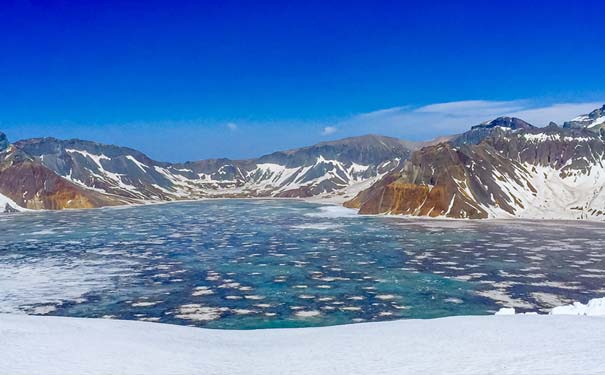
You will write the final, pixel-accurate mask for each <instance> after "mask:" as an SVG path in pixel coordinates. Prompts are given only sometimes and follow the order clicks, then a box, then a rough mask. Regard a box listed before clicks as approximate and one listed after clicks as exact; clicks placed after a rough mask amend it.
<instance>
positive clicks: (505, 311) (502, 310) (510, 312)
mask: <svg viewBox="0 0 605 375" xmlns="http://www.w3.org/2000/svg"><path fill="white" fill-rule="evenodd" d="M494 315H515V308H514V307H502V308H500V310H498V311H496V313H495V314H494Z"/></svg>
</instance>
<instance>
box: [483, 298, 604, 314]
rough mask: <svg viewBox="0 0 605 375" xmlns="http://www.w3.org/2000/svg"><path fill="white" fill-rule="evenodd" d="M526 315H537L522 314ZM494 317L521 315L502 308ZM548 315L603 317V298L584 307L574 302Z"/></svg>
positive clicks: (512, 309)
mask: <svg viewBox="0 0 605 375" xmlns="http://www.w3.org/2000/svg"><path fill="white" fill-rule="evenodd" d="M524 314H525V315H527V314H537V313H535V312H533V313H531V312H530V313H524ZM494 315H523V314H519V313H517V312H516V311H515V309H514V308H513V307H502V308H501V309H500V310H498V311H497V312H496V313H495V314H494ZM550 315H586V316H605V297H603V298H593V299H591V300H590V301H588V303H587V304H586V305H585V304H583V303H580V302H574V303H572V304H571V305H566V306H557V307H555V308H553V309H552V310H551V311H550Z"/></svg>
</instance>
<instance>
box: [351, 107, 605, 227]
mask: <svg viewBox="0 0 605 375" xmlns="http://www.w3.org/2000/svg"><path fill="white" fill-rule="evenodd" d="M345 205H346V206H348V207H355V208H359V209H360V213H363V214H406V215H414V216H430V217H451V218H505V217H525V218H558V219H564V218H566V219H587V218H590V219H598V220H605V138H604V137H603V136H602V135H599V134H598V133H596V132H594V131H593V129H590V128H587V127H571V126H567V127H564V128H560V127H558V126H556V125H555V124H551V125H549V126H548V127H546V128H536V127H534V126H531V125H530V124H527V123H525V122H523V121H522V120H518V119H506V118H501V119H497V120H495V122H490V123H485V124H481V125H479V126H476V127H473V128H471V130H470V131H469V132H467V133H465V134H463V135H460V136H458V137H455V138H453V139H452V140H450V141H449V142H444V143H440V144H437V145H433V146H429V147H424V148H422V149H420V150H418V151H415V152H414V153H413V154H412V156H411V157H410V160H409V161H408V162H407V163H405V165H404V167H403V168H402V170H401V171H395V172H392V173H389V174H388V175H386V176H385V177H384V178H382V179H381V180H379V181H378V182H377V183H376V184H374V185H373V186H372V187H370V188H369V189H367V190H365V191H362V192H360V193H359V194H358V195H357V196H356V197H355V198H354V199H352V200H350V201H348V202H346V203H345Z"/></svg>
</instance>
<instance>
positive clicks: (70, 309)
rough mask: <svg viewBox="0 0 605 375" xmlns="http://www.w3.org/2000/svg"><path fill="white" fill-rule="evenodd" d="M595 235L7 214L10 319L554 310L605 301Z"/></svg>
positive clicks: (222, 213) (231, 217)
mask: <svg viewBox="0 0 605 375" xmlns="http://www.w3.org/2000/svg"><path fill="white" fill-rule="evenodd" d="M604 227H605V225H603V224H601V223H582V222H542V223H540V222H524V221H489V222H486V221H472V222H471V221H451V220H449V221H448V220H417V219H404V218H389V217H362V216H357V215H353V214H352V213H351V212H350V211H348V210H346V209H343V208H339V207H333V206H322V205H318V204H311V203H305V202H301V201H294V200H287V201H278V200H217V201H203V202H182V203H173V204H162V205H150V206H139V207H128V208H120V209H101V210H83V211H72V212H40V213H27V214H19V215H11V216H3V217H0V312H13V313H14V312H25V313H29V314H49V315H62V316H80V317H108V318H119V319H135V320H147V321H159V322H165V323H175V324H183V325H195V326H204V327H210V328H232V329H248V328H268V327H300V326H320V325H332V324H343V323H352V322H361V321H376V320H390V319H401V318H433V317H442V316H449V315H468V314H491V313H493V312H494V311H495V310H497V309H498V308H499V307H501V306H514V307H516V308H517V309H519V310H522V311H523V310H524V311H547V310H548V309H549V308H550V307H552V306H554V305H559V304H562V303H567V302H570V301H573V300H579V301H583V302H585V301H586V300H588V299H589V298H593V297H599V296H603V295H605V283H604V281H605V241H603V239H604V235H603V229H604Z"/></svg>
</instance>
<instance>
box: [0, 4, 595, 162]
mask: <svg viewBox="0 0 605 375" xmlns="http://www.w3.org/2000/svg"><path fill="white" fill-rule="evenodd" d="M494 3H495V2H492V1H476V2H471V1H457V2H454V1H426V2H424V1H423V2H421V1H415V2H409V3H407V2H403V1H393V2H380V1H378V2H377V1H372V2H370V1H367V2H355V1H342V2H330V1H325V0H324V1H299V2H287V1H275V2H267V1H247V2H243V1H242V2H235V1H227V0H216V1H215V0H208V1H191V2H188V1H153V0H146V1H120V2H117V1H116V2H112V1H67V0H63V1H24V0H23V1H6V0H4V1H2V6H1V7H0V35H1V37H0V48H1V52H2V53H1V55H0V130H2V131H4V132H5V133H7V134H8V136H9V138H10V139H13V140H16V139H17V138H24V137H32V136H57V137H61V138H70V137H78V138H88V139H93V140H97V141H102V142H106V143H116V144H121V145H128V146H131V147H135V148H138V149H141V150H142V151H144V152H146V153H148V154H149V155H150V156H152V157H154V158H156V159H160V160H190V159H201V158H207V157H217V156H228V157H234V158H241V157H250V156H254V155H258V154H262V153H266V152H269V151H272V150H276V149H283V148H289V147H294V146H300V145H305V144H309V143H314V142H318V141H322V140H325V139H334V138H339V137H343V136H347V135H356V134H363V133H367V132H381V133H384V134H386V135H393V136H398V137H404V138H409V139H422V138H427V137H431V136H435V135H438V134H437V133H440V132H443V133H448V132H453V131H454V130H456V131H457V130H458V128H459V127H460V125H455V126H454V125H452V128H451V129H449V128H448V127H447V124H445V125H442V126H440V127H439V128H438V129H437V128H435V129H432V130H430V131H429V130H428V128H426V127H425V126H424V124H423V123H422V121H430V120H431V118H430V117H429V118H421V119H422V121H420V120H418V119H416V118H415V117H413V116H412V117H411V118H410V117H406V116H403V117H400V118H398V119H397V121H398V122H397V121H391V122H389V121H384V122H380V123H377V120H375V121H373V122H369V123H364V122H363V121H361V120H360V118H362V119H363V118H364V115H362V116H359V115H360V114H364V113H369V112H374V111H378V110H382V109H388V108H394V107H398V109H397V111H399V113H401V112H406V111H408V112H409V111H415V110H417V109H418V108H421V107H423V106H427V105H430V104H433V103H444V102H458V101H466V100H481V101H482V102H480V103H484V102H483V101H485V103H488V104H489V103H492V102H496V103H497V105H504V104H507V103H510V104H511V105H513V106H514V105H517V106H518V108H517V107H514V109H515V111H523V110H528V109H532V108H541V107H544V106H551V105H558V104H561V105H567V104H568V103H571V104H578V103H586V102H590V103H592V102H599V101H600V100H602V98H605V95H604V94H605V69H604V68H603V66H604V65H603V64H604V62H605V48H603V37H604V36H605V31H604V27H603V15H604V14H605V5H604V4H603V2H598V1H582V2H571V1H533V2H526V1H518V2H517V1H501V2H498V3H499V4H494ZM519 100H521V101H519ZM498 103H499V104H498ZM503 103H504V104H503ZM505 107H506V106H505ZM429 108H432V107H429ZM456 108H457V107H456ZM582 108H584V107H582ZM506 109H507V110H509V108H508V107H506ZM471 110H475V109H471ZM511 111H512V110H511ZM511 111H509V112H511ZM515 111H512V112H515ZM504 112H507V111H504ZM447 115H448V116H449V114H447ZM487 115H491V112H489V113H483V112H480V113H479V114H477V115H476V116H470V117H469V121H472V120H474V119H475V117H476V118H477V119H479V118H481V119H482V117H481V116H487ZM370 117H371V116H370ZM446 117H447V116H446ZM465 120H466V118H465ZM380 121H382V120H380ZM406 121H407V122H406ZM453 123H455V122H453ZM385 124H386V125H385ZM470 125H473V124H472V123H470V124H468V126H470ZM465 126H466V125H465ZM450 130H451V131H450Z"/></svg>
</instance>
